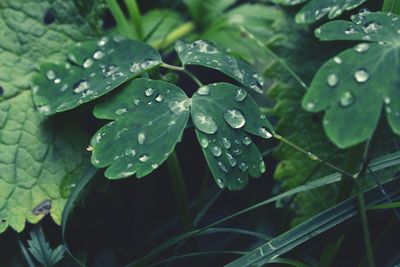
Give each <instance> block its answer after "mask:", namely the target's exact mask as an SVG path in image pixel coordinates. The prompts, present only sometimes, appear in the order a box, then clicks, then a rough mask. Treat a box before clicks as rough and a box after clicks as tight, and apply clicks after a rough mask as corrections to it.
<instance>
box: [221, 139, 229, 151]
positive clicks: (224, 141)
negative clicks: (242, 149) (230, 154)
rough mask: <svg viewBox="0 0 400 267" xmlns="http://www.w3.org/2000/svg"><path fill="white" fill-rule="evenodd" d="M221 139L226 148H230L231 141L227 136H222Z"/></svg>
mask: <svg viewBox="0 0 400 267" xmlns="http://www.w3.org/2000/svg"><path fill="white" fill-rule="evenodd" d="M221 141H222V144H223V145H224V147H225V148H226V149H229V148H231V141H229V140H228V138H226V137H224V138H222V139H221Z"/></svg>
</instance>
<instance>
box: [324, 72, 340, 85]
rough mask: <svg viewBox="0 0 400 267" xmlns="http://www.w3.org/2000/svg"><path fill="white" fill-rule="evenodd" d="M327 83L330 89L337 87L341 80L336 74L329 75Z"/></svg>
mask: <svg viewBox="0 0 400 267" xmlns="http://www.w3.org/2000/svg"><path fill="white" fill-rule="evenodd" d="M326 82H327V83H328V85H329V87H335V86H336V85H338V83H339V78H338V76H337V75H336V74H329V75H328V78H327V79H326Z"/></svg>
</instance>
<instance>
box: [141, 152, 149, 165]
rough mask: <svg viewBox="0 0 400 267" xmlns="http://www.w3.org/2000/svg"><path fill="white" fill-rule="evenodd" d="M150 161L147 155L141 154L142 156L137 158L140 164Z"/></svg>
mask: <svg viewBox="0 0 400 267" xmlns="http://www.w3.org/2000/svg"><path fill="white" fill-rule="evenodd" d="M149 159H150V157H149V155H147V154H143V155H141V156H140V157H139V161H140V162H143V163H144V162H146V161H148V160H149Z"/></svg>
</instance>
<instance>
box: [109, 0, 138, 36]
mask: <svg viewBox="0 0 400 267" xmlns="http://www.w3.org/2000/svg"><path fill="white" fill-rule="evenodd" d="M106 2H107V6H108V8H109V9H110V11H111V14H112V15H113V17H114V19H115V21H116V22H117V27H118V30H119V32H120V33H121V34H122V35H125V36H127V37H130V38H133V37H134V35H133V32H132V31H131V28H130V27H129V23H128V20H127V19H126V17H125V15H124V13H123V12H122V10H121V7H120V6H119V4H118V2H117V0H106Z"/></svg>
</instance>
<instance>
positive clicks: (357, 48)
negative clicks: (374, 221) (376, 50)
mask: <svg viewBox="0 0 400 267" xmlns="http://www.w3.org/2000/svg"><path fill="white" fill-rule="evenodd" d="M368 49H369V44H368V43H361V44H358V45H356V46H355V47H354V50H355V51H356V52H358V53H365V52H367V51H368Z"/></svg>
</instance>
